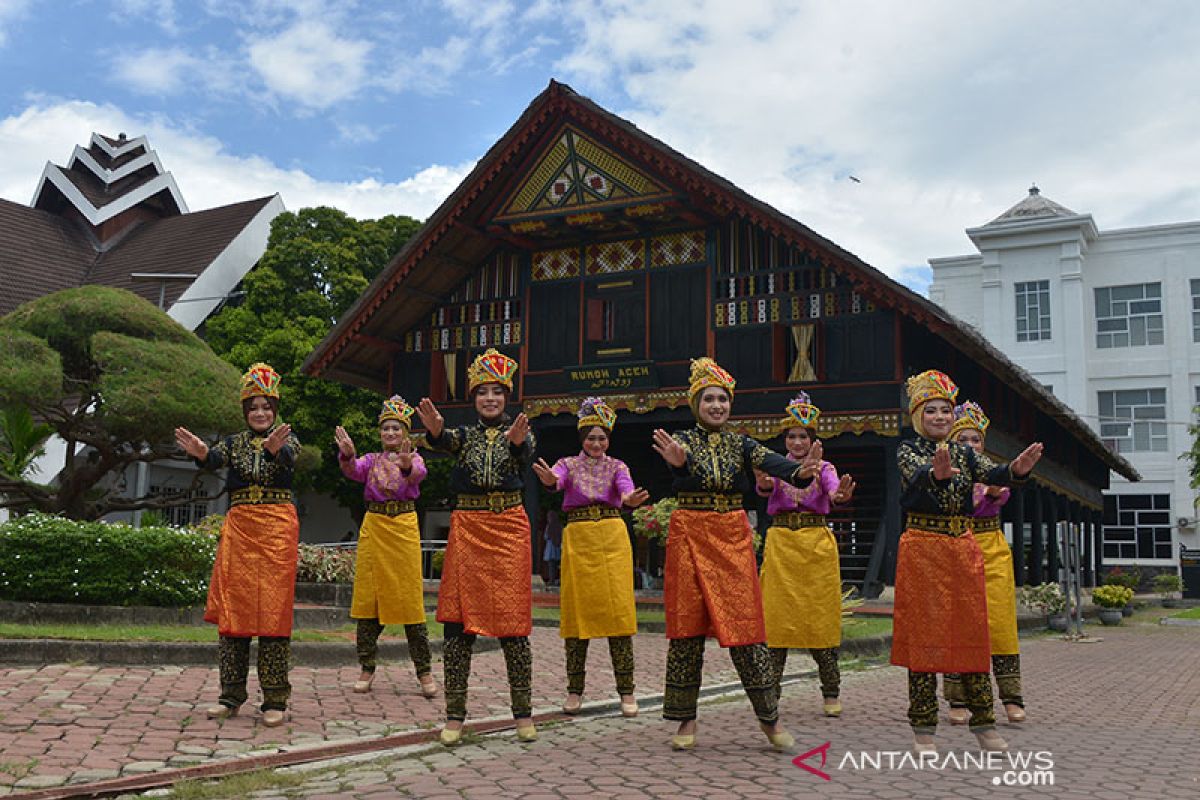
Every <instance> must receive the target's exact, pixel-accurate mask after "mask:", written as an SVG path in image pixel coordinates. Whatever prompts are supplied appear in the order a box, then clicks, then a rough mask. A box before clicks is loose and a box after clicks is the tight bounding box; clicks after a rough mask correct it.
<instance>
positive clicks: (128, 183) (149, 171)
mask: <svg viewBox="0 0 1200 800" xmlns="http://www.w3.org/2000/svg"><path fill="white" fill-rule="evenodd" d="M62 174H63V175H65V176H66V177H67V180H69V181H70V182H71V183H72V184H73V185H74V186H75V188H76V189H78V190H79V191H80V192H81V193H82V194H83V196H84V197H86V198H87V200H88V202H89V203H91V204H92V206H94V207H95V208H104V206H106V205H108V204H109V203H111V202H113V201H114V200H119V199H120V198H121V197H123V196H124V195H126V194H128V193H129V192H132V191H133V190H135V189H137V188H138V187H139V186H141V185H142V184H144V183H149V182H150V181H152V180H154V179H155V178H156V177H158V176H157V175H156V174H155V173H154V169H153V167H147V168H146V169H140V170H138V171H137V172H135V173H134V174H132V175H126V176H125V177H124V178H121V180H119V181H117V182H116V183H114V184H112V185H111V186H107V187H106V186H105V185H104V181H102V180H100V178H98V177H97V176H96V174H95V173H94V172H92V171H91V170H90V169H88V168H87V167H85V166H83V165H77V166H76V167H75V168H74V169H65V170H62ZM164 191H165V190H164Z"/></svg>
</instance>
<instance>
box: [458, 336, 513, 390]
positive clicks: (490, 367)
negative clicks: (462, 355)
mask: <svg viewBox="0 0 1200 800" xmlns="http://www.w3.org/2000/svg"><path fill="white" fill-rule="evenodd" d="M516 374H517V362H516V361H514V360H513V359H511V358H509V357H508V356H506V355H504V353H501V352H499V351H498V350H496V348H494V347H489V348H488V349H487V350H485V351H484V352H483V353H482V354H480V355H479V356H477V357H476V358H475V360H474V361H473V362H471V366H470V367H468V368H467V391H468V392H473V391H475V387H476V386H481V385H482V384H485V383H498V384H500V385H501V386H503V387H504V388H505V389H508V390H509V391H510V392H511V391H512V388H513V377H515V376H516Z"/></svg>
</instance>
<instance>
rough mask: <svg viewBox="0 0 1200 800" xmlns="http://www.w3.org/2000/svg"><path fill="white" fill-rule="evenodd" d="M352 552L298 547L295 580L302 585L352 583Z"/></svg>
mask: <svg viewBox="0 0 1200 800" xmlns="http://www.w3.org/2000/svg"><path fill="white" fill-rule="evenodd" d="M354 556H355V552H354V550H350V549H347V548H341V547H318V546H317V545H312V544H303V543H302V544H301V545H300V560H299V563H297V564H296V580H297V581H301V582H303V583H353V582H354Z"/></svg>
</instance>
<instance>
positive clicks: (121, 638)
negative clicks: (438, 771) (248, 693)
mask: <svg viewBox="0 0 1200 800" xmlns="http://www.w3.org/2000/svg"><path fill="white" fill-rule="evenodd" d="M427 624H428V626H429V636H430V638H432V639H440V638H442V626H441V623H438V622H435V621H434V620H433V619H432V617H430V618H429V619H428V620H427ZM354 630H355V625H354V624H353V623H347V624H346V625H343V626H341V627H340V628H334V629H329V630H313V629H309V630H300V629H297V630H294V631H292V641H294V642H352V641H354ZM382 638H383V640H385V641H386V640H388V639H401V640H403V639H404V628H403V627H402V626H400V625H393V626H389V627H388V628H387V629H386V630H385V631H384V634H383V637H382ZM0 639H71V640H76V641H87V642H215V641H217V627H216V626H215V625H18V624H13V623H0Z"/></svg>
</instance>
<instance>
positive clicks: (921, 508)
mask: <svg viewBox="0 0 1200 800" xmlns="http://www.w3.org/2000/svg"><path fill="white" fill-rule="evenodd" d="M907 388H908V398H909V400H908V408H909V414H910V416H911V417H912V424H913V428H915V429H916V432H917V434H919V435H918V438H917V439H916V440H910V441H905V442H902V443H901V444H900V447H899V451H898V454H897V458H898V460H899V466H900V486H901V496H900V505H901V507H902V508H903V509H904V510H905V512H906V515H907V519H906V530H905V531H904V535H903V536H901V537H900V548H899V552H898V555H897V559H896V590H895V612H894V613H895V615H894V618H893V636H892V657H891V662H892V663H893V664H895V665H897V666H901V667H907V668H908V670H909V672H908V718H909V723H910V724H911V725H912V730H913V749H914V750H915V751H916V752H919V753H920V752H936V751H937V746H936V745H935V744H934V740H933V734H934V732H935V731H936V730H937V715H938V706H937V673H939V672H943V673H945V672H959V673H963V675H962V682H963V690H964V694H965V696H966V702H967V707H968V708H970V710H971V719H970V726H971V732H972V733H974V734H975V736H976V738H977V739H978V741H979V745H980V747H982V748H983V749H984V750H1006V749H1008V744H1007V743H1006V742H1005V741H1004V739H1003V738H1001V736H1000V734H998V733H997V732H996V727H995V721H996V720H995V714H994V712H993V709H992V684H991V680H990V678H989V677H988V674H987V673H988V670H989V669H990V667H991V663H990V655H991V650H990V645H989V641H988V621H987V594H986V590H985V588H984V571H983V554H982V553H981V552H980V550H979V545H978V544H977V543H976V541H975V537H974V535H973V534H972V527H973V524H974V520H973V519H972V518H971V517H970V516H967V514H969V513H970V512H971V510H972V505H971V503H972V496H973V494H974V485H975V484H976V483H984V484H987V485H989V486H1005V485H1011V484H1014V483H1020V482H1023V481H1024V480H1025V479H1027V478H1028V477H1029V473H1030V472H1031V471H1032V470H1033V467H1034V465H1035V464H1037V462H1038V459H1040V458H1041V456H1042V445H1041V443H1038V442H1035V443H1034V444H1031V445H1029V447H1027V448H1025V450H1024V451H1023V452H1022V453H1021V454H1020V455H1019V456H1017V457H1016V458H1015V459H1013V460H1012V462H1011V463H1010V464H1008V465H1006V466H995V465H994V464H992V462H991V461H990V460H988V459H987V458H986V457H985V456H982V455H977V454H976V453H975V451H974V450H972V449H970V448H969V447H965V446H963V445H959V444H955V443H951V442H949V441H948V440H947V437H948V436H949V435H950V428H951V426H952V425H953V423H954V398H955V397H956V396H957V395H958V387H957V386H955V385H954V382H953V381H952V380H950V378H949V377H948V376H947V375H945V374H944V373H941V372H938V371H936V370H928V371H926V372H922V373H921V374H920V375H916V376H914V377H912V378H909V379H908V387H907Z"/></svg>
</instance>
